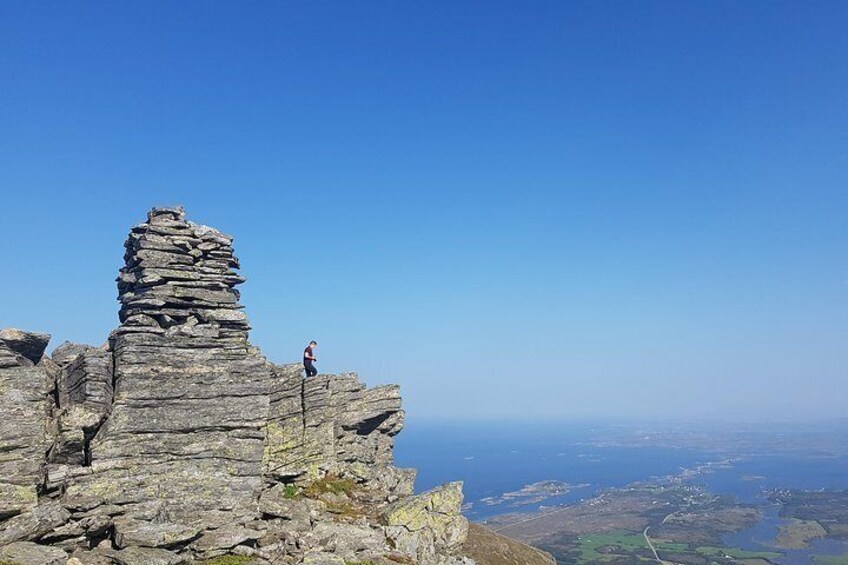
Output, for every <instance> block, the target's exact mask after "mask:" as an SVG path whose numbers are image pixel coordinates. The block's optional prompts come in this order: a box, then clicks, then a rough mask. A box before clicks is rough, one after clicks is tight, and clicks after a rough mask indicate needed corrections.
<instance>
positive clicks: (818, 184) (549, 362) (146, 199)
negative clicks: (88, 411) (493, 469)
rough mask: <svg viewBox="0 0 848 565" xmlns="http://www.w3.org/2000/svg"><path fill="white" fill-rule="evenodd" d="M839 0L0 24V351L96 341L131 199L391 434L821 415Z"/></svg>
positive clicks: (284, 6)
mask: <svg viewBox="0 0 848 565" xmlns="http://www.w3.org/2000/svg"><path fill="white" fill-rule="evenodd" d="M845 29H848V4H846V3H844V2H805V3H798V2H736V1H725V2H721V1H718V2H679V1H673V2H672V1H667V2H663V1H653V2H585V3H584V2H542V1H539V2H479V3H478V2H441V3H429V2H395V1H385V2H378V1H374V2H356V3H353V2H302V3H284V2H267V3H264V2H250V3H242V2H223V3H222V2H210V1H202V2H144V3H126V2H120V3H114V2H102V3H97V2H86V3H79V2H76V3H61V2H3V3H0V192H2V206H0V253H2V257H3V268H2V273H3V276H2V281H3V282H2V293H0V326H17V327H22V328H26V329H32V330H40V331H49V332H51V333H52V334H53V335H54V342H53V345H57V344H58V343H60V342H61V341H63V340H65V339H70V340H74V341H84V342H90V343H99V342H102V341H104V340H105V338H106V336H107V335H108V332H109V331H110V329H112V328H113V327H114V326H115V325H116V324H117V314H116V313H117V304H116V302H115V295H116V290H115V285H114V277H115V275H116V273H117V270H118V268H119V267H120V265H121V260H122V259H121V258H122V252H123V249H122V244H123V240H124V237H125V235H126V232H127V230H128V229H129V227H130V226H131V225H133V224H135V223H138V222H140V221H142V220H143V218H144V214H145V211H146V210H147V209H148V208H149V207H150V206H153V205H161V204H172V203H182V204H184V205H185V206H186V208H187V210H188V213H189V216H190V217H191V218H192V219H193V220H195V221H198V222H201V223H206V224H209V225H213V226H215V227H218V228H219V229H222V230H224V231H227V232H229V233H231V234H233V235H235V236H236V242H235V245H236V251H237V253H238V254H239V256H240V258H241V259H242V265H243V273H244V274H245V275H246V276H247V277H248V279H249V280H248V282H247V283H246V284H245V285H243V286H242V287H241V289H242V294H243V302H244V303H245V305H246V306H247V310H248V314H249V315H250V317H251V321H252V323H253V326H254V331H253V333H252V340H253V341H254V343H256V344H257V345H259V346H261V347H262V348H263V351H264V352H265V353H266V355H268V356H269V357H270V358H271V359H272V360H274V361H277V362H284V361H289V360H296V359H297V358H298V356H299V354H300V351H301V349H302V347H303V344H304V343H305V342H306V341H308V340H309V339H312V338H315V339H317V340H318V341H319V342H320V343H321V352H320V355H319V357H320V359H321V361H322V363H321V368H322V369H323V370H328V371H330V370H333V371H340V370H358V371H359V372H360V374H361V375H362V376H363V377H364V378H365V380H366V381H368V382H369V383H380V382H399V383H400V384H401V385H402V386H403V387H404V391H405V402H406V406H407V408H408V409H409V411H410V412H411V413H412V415H413V417H415V418H419V419H525V420H526V419H534V418H544V419H561V420H569V419H585V418H596V419H604V418H611V417H613V418H680V417H687V418H702V417H703V418H749V419H750V418H753V419H783V418H811V417H832V416H840V415H842V414H844V407H845V405H846V402H848V387H846V385H845V382H846V377H848V346H846V343H848V230H846V217H848V185H846V181H848V39H846V34H845Z"/></svg>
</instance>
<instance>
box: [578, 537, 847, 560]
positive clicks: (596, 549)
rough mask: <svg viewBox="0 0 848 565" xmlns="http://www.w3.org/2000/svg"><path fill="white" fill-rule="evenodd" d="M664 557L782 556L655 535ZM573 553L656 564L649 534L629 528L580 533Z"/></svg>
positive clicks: (585, 557) (744, 557) (767, 557)
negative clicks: (680, 541)
mask: <svg viewBox="0 0 848 565" xmlns="http://www.w3.org/2000/svg"><path fill="white" fill-rule="evenodd" d="M651 541H652V542H653V544H654V546H655V547H656V549H657V552H658V553H659V554H660V558H664V556H665V555H678V556H680V555H686V554H690V555H698V556H700V557H701V558H704V559H707V560H709V561H711V562H713V563H729V562H731V561H733V562H737V563H739V562H741V563H748V564H750V565H754V564H767V563H769V562H771V561H772V560H774V559H776V558H778V557H780V553H775V552H768V551H746V550H744V549H738V548H730V547H713V546H702V547H697V548H694V549H693V548H692V547H690V546H689V545H688V544H685V543H675V542H670V541H666V540H662V539H657V538H651ZM569 555H571V556H573V558H576V559H575V562H576V563H577V565H589V564H592V563H605V562H621V561H622V558H628V559H629V560H630V561H631V562H643V561H644V562H653V563H656V560H655V559H654V556H653V553H651V549H650V548H649V547H648V544H647V543H645V537H644V536H643V535H642V534H641V533H637V532H629V531H617V532H608V533H597V534H588V535H584V536H580V537H578V538H577V546H576V548H575V549H574V553H571V552H569ZM817 565H848V561H832V562H831V561H821V562H817Z"/></svg>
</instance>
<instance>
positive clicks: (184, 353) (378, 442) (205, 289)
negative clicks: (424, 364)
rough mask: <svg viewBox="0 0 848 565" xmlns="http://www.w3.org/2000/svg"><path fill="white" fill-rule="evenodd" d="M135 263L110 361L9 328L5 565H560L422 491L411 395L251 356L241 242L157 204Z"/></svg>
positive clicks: (130, 254)
mask: <svg viewBox="0 0 848 565" xmlns="http://www.w3.org/2000/svg"><path fill="white" fill-rule="evenodd" d="M125 248H126V253H125V255H124V260H125V266H124V267H123V268H122V269H121V272H120V275H119V277H118V299H119V301H120V303H121V308H120V322H121V324H120V326H119V327H118V328H116V329H115V331H113V332H112V334H111V335H110V336H109V339H108V341H107V342H106V343H105V344H104V345H102V346H99V347H93V346H89V345H81V344H72V343H64V344H61V345H60V346H59V347H57V348H56V349H55V350H54V351H53V353H52V356H47V355H45V350H46V348H47V345H48V342H49V340H50V336H49V335H47V334H41V333H31V332H26V331H21V330H17V329H5V330H2V331H0V413H2V414H3V416H4V419H3V423H2V425H0V563H2V564H3V565H11V564H13V565H51V564H57V565H58V564H61V565H65V564H67V565H109V564H117V565H176V564H179V563H208V564H219V565H226V564H230V565H235V564H248V563H252V564H256V565H260V564H266V565H267V564H281V565H282V564H286V565H289V564H291V565H294V564H299V563H303V564H307V563H308V564H314V565H321V564H326V565H330V564H335V565H345V564H347V565H351V564H354V563H358V564H360V565H365V564H371V565H377V564H397V563H417V564H422V565H460V564H467V565H471V564H473V563H478V564H480V565H487V564H488V565H495V564H496V563H501V562H503V560H502V558H503V554H504V552H503V551H502V550H500V551H499V552H498V554H497V555H494V554H493V555H492V558H491V559H489V558H488V557H487V554H486V551H485V546H492V547H496V546H497V547H501V548H503V547H508V548H509V553H510V555H515V556H517V557H515V559H518V561H516V563H520V562H522V561H521V559H523V557H521V555H523V553H522V552H523V551H524V550H526V554H524V555H527V556H528V558H529V557H532V559H533V560H532V562H533V563H536V562H538V563H553V560H552V559H549V557H550V556H547V555H546V554H542V553H540V552H537V551H536V550H531V549H530V548H528V547H526V546H521V545H520V544H516V543H515V542H507V541H506V540H503V539H502V538H499V537H498V536H495V535H494V534H491V532H488V533H486V534H485V536H486V537H483V538H481V535H480V533H479V531H478V530H476V529H472V536H471V538H469V535H468V532H469V524H468V522H467V520H466V519H465V518H464V517H463V516H462V515H461V513H460V510H461V507H462V485H461V483H450V484H447V485H443V486H441V487H439V488H436V489H434V490H432V491H429V492H425V493H421V494H417V495H416V494H414V489H413V485H414V481H415V470H414V469H400V468H397V467H395V466H394V465H393V438H394V436H395V435H396V434H397V433H399V432H400V431H401V429H402V428H403V418H404V413H403V410H402V408H401V397H400V392H399V390H398V387H396V386H382V387H375V388H366V387H365V386H364V385H363V384H362V383H361V382H360V381H359V379H358V377H357V375H356V374H353V373H347V374H342V375H318V376H316V377H313V378H309V379H304V378H303V375H302V373H301V370H300V366H299V365H282V366H281V365H275V364H273V363H271V362H269V361H268V360H267V359H265V358H264V357H263V356H262V354H261V353H260V352H259V351H258V349H256V348H255V347H253V346H251V345H250V343H249V341H248V331H249V329H250V327H249V324H248V319H247V316H246V315H245V313H244V311H243V310H242V307H241V305H240V303H239V292H238V290H236V288H235V287H236V286H237V285H238V284H240V283H242V282H244V280H245V279H244V278H243V277H242V276H241V275H239V274H237V273H236V272H235V270H236V269H238V268H239V262H238V259H237V258H236V256H235V255H234V252H233V247H232V237H230V236H228V235H225V234H223V233H221V232H219V231H218V230H215V229H213V228H210V227H207V226H202V225H199V224H195V223H193V222H190V221H187V220H186V218H185V213H184V211H183V209H182V208H179V207H177V208H154V209H153V210H151V211H150V212H149V213H148V217H147V221H146V222H144V223H142V224H140V225H138V226H135V227H133V228H132V229H131V231H130V233H129V236H128V238H127V240H126V243H125ZM475 539H476V540H479V539H485V540H486V541H485V543H482V544H481V543H479V542H478V543H474V540H475ZM498 540H500V541H498ZM469 555H473V556H474V559H472V558H471V557H470V556H469ZM527 562H528V563H529V562H531V561H529V560H528V561H527Z"/></svg>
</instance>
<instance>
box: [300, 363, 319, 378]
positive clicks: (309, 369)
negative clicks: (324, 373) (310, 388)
mask: <svg viewBox="0 0 848 565" xmlns="http://www.w3.org/2000/svg"><path fill="white" fill-rule="evenodd" d="M303 368H304V369H306V376H307V377H314V376H315V375H317V374H318V369H316V368H315V365H313V364H312V361H307V362H305V363H304V364H303Z"/></svg>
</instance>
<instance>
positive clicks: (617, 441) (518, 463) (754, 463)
mask: <svg viewBox="0 0 848 565" xmlns="http://www.w3.org/2000/svg"><path fill="white" fill-rule="evenodd" d="M707 432H708V430H705V431H704V432H697V431H692V432H691V433H688V435H687V436H686V437H694V438H698V441H684V442H682V443H683V444H684V446H682V447H677V446H669V445H668V444H669V442H670V440H669V437H671V438H673V437H676V436H675V435H669V436H663V435H662V434H660V435H659V437H660V438H661V439H663V441H658V442H657V443H658V445H651V442H650V441H645V438H643V437H642V436H641V435H638V434H639V433H640V432H639V428H638V427H636V426H634V427H633V434H634V436H633V437H634V438H637V437H638V439H639V441H633V442H632V445H628V441H627V439H626V438H627V437H628V436H627V434H628V432H627V431H626V426H622V425H613V424H598V423H591V424H589V423H567V424H566V423H563V424H552V423H538V424H532V423H523V424H507V423H499V424H480V423H475V424H467V423H463V424H459V423H455V424H448V423H419V422H414V421H413V422H410V423H409V424H408V426H407V429H405V430H404V432H403V433H402V434H401V435H400V436H398V439H397V446H396V449H395V453H396V461H397V464H398V465H399V466H409V467H416V468H418V470H419V475H418V481H417V484H416V487H417V489H418V490H419V491H422V490H426V489H429V488H432V487H434V486H437V485H439V484H442V483H445V482H448V481H453V480H461V481H464V482H465V494H466V507H465V513H466V515H467V516H468V518H469V519H471V520H474V521H483V520H485V519H487V518H490V517H493V516H496V515H498V514H504V513H514V512H532V511H536V510H539V509H540V508H542V507H549V506H556V505H561V504H572V503H575V502H578V501H579V500H581V499H584V498H589V497H592V496H594V495H595V494H597V493H598V492H599V491H601V490H602V489H606V488H609V487H621V486H625V485H627V484H629V483H632V482H636V481H651V480H656V479H658V478H661V477H666V476H669V475H679V474H680V473H681V472H682V471H683V470H684V469H694V468H697V467H698V466H701V465H704V464H707V463H710V462H716V461H721V460H725V459H727V458H728V457H732V458H733V460H734V462H733V464H732V465H730V466H727V467H724V466H714V467H710V470H709V472H706V473H700V474H698V475H696V476H695V477H693V478H692V479H691V480H692V481H693V482H694V483H696V484H703V485H705V486H706V487H707V488H708V489H709V490H710V491H712V492H713V493H716V494H729V495H733V496H735V497H737V499H739V500H740V501H741V502H746V503H752V504H757V505H759V506H760V507H761V508H762V510H763V512H764V518H763V520H762V521H760V522H759V523H758V524H757V525H756V526H755V527H753V528H751V529H750V530H748V531H745V532H740V533H737V534H733V535H730V536H727V538H726V539H725V542H726V543H727V544H728V545H729V546H733V547H741V548H744V549H750V550H768V549H770V550H773V547H771V546H770V545H769V543H771V542H773V540H774V537H775V535H776V533H777V526H778V525H779V524H781V523H782V522H783V520H782V519H780V518H779V517H778V516H777V511H778V508H777V507H776V506H774V505H772V504H770V503H769V502H768V501H767V499H766V495H765V491H767V490H769V489H773V488H792V489H806V490H817V489H848V454H845V453H828V454H827V456H823V455H822V447H821V446H822V445H827V442H828V438H827V437H824V436H823V437H818V438H817V439H816V441H815V445H816V451H815V453H808V452H805V451H804V450H803V449H799V451H798V452H797V453H792V452H791V450H789V451H790V452H789V453H787V452H786V451H787V450H786V449H781V450H780V451H781V452H780V453H779V454H774V455H772V454H770V453H769V450H770V449H771V447H770V446H776V445H781V446H782V445H786V444H787V442H786V441H784V440H782V439H781V438H782V436H781V437H776V438H768V437H766V436H761V435H760V436H758V435H752V436H751V437H750V438H746V437H740V436H732V437H733V439H732V441H731V440H727V444H728V445H723V444H722V437H721V436H719V435H717V439H715V440H708V441H705V440H703V438H704V437H710V436H709V433H707ZM758 433H760V434H762V432H761V431H759V432H758ZM782 433H785V432H782ZM823 433H825V432H823ZM760 437H762V438H763V439H762V446H759V447H758V445H759V443H758V442H760V439H759V438H760ZM843 439H844V438H839V441H836V438H834V445H835V446H836V447H840V448H841V447H842V446H844V442H843V441H842V440H843ZM840 442H841V443H840ZM789 443H791V442H789ZM798 443H799V445H807V444H809V443H810V442H808V441H806V440H804V441H799V442H798ZM687 445H688V446H687ZM549 480H553V481H561V482H563V483H568V484H569V485H572V488H571V490H569V491H568V492H566V493H564V494H561V495H557V496H554V497H552V498H547V499H545V500H542V501H539V500H535V499H534V498H533V497H524V498H515V497H512V498H509V497H507V498H506V499H504V498H503V496H502V495H503V494H504V493H510V492H515V491H518V490H520V489H521V488H522V487H524V486H526V485H529V484H533V483H537V482H540V481H549ZM784 553H785V557H784V558H782V559H780V560H779V563H781V564H782V565H800V564H802V563H810V562H811V556H812V555H813V554H819V555H841V554H845V553H848V545H846V544H845V543H843V542H837V541H833V540H819V541H816V542H814V544H813V546H812V548H811V549H808V550H798V551H785V552H784Z"/></svg>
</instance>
